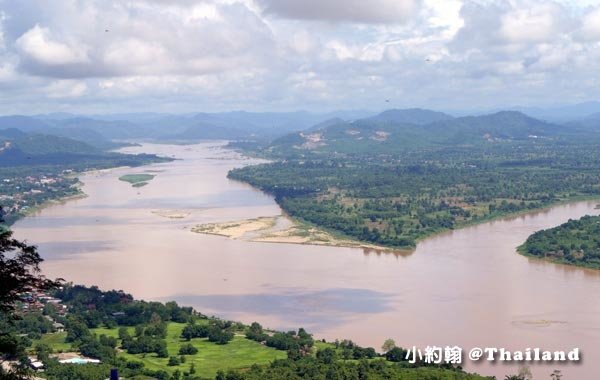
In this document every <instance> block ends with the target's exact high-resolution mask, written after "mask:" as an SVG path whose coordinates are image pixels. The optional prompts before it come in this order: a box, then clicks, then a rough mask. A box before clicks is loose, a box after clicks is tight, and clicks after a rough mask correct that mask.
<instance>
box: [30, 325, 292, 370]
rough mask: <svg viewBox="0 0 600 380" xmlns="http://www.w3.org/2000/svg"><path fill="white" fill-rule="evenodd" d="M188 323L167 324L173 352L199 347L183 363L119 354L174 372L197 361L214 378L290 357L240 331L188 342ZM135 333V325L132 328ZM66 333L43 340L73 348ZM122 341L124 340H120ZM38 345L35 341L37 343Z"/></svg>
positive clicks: (107, 331)
mask: <svg viewBox="0 0 600 380" xmlns="http://www.w3.org/2000/svg"><path fill="white" fill-rule="evenodd" d="M184 327H185V324H183V323H169V325H168V328H167V338H166V341H167V349H168V351H169V355H170V356H179V348H180V347H181V345H182V344H186V343H191V344H193V345H194V346H195V347H196V348H197V349H198V353H197V354H196V355H186V361H185V363H183V364H180V365H179V366H174V367H169V366H168V365H167V363H168V361H169V359H168V358H159V357H157V356H156V354H136V355H131V354H128V353H127V352H123V351H120V352H119V354H118V355H119V356H120V357H123V358H125V359H127V360H131V361H139V362H142V363H144V365H145V367H146V368H148V369H151V370H166V371H168V372H173V371H175V370H176V369H179V370H180V371H181V372H186V371H189V370H190V366H191V364H192V363H194V366H195V368H196V375H197V376H201V377H210V378H214V376H215V374H216V373H217V371H218V370H225V371H226V370H228V369H241V368H249V367H250V366H252V364H255V363H256V364H268V363H270V362H272V361H273V360H275V359H284V358H286V357H287V354H286V352H285V351H278V350H275V349H273V348H270V347H266V346H263V345H261V344H260V343H257V342H255V341H252V340H249V339H246V337H245V336H241V335H236V336H235V338H234V339H233V341H231V342H229V343H228V344H225V345H218V344H215V343H211V342H209V341H208V339H206V338H202V339H192V341H191V342H186V341H185V340H183V339H181V338H180V336H181V331H182V330H183V328H184ZM129 330H130V331H129V332H130V333H131V334H132V335H133V333H134V328H133V327H132V328H130V329H129ZM91 331H92V332H93V333H94V334H96V335H98V336H100V335H103V334H104V335H107V336H113V337H115V338H118V335H119V334H118V331H119V330H118V328H115V329H106V328H96V329H91ZM66 336H67V334H66V333H56V334H46V335H44V336H43V337H42V339H41V340H40V341H41V342H44V343H47V344H49V345H50V346H51V347H52V348H53V349H54V351H63V352H65V351H69V350H70V347H71V345H70V344H69V343H65V338H66ZM119 344H120V342H119ZM34 345H35V344H34Z"/></svg>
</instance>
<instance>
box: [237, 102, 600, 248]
mask: <svg viewBox="0 0 600 380" xmlns="http://www.w3.org/2000/svg"><path fill="white" fill-rule="evenodd" d="M382 123H384V124H382ZM383 127H385V128H387V129H386V130H387V131H389V132H386V133H388V134H380V137H381V138H380V139H378V138H369V137H368V136H370V137H373V136H372V135H371V134H372V133H375V132H377V131H380V129H381V128H383ZM564 128H566V127H559V126H555V125H552V124H548V123H544V122H541V121H537V120H535V119H531V118H528V117H525V116H524V115H521V114H518V113H510V112H509V113H499V114H495V115H489V116H484V117H479V118H477V117H469V118H460V119H451V120H445V121H438V122H435V123H432V124H428V125H426V126H421V127H417V126H414V125H412V126H411V125H407V124H397V123H394V122H382V121H379V120H375V121H373V120H370V119H365V120H361V121H357V122H354V123H352V124H351V125H347V124H344V125H333V126H328V127H326V128H325V129H323V130H321V131H318V132H315V133H317V134H319V135H320V137H319V138H315V139H314V140H310V138H308V137H307V135H306V134H304V135H298V134H295V135H290V136H288V137H284V138H281V139H279V140H276V141H275V142H274V143H273V144H272V145H271V146H270V147H267V148H265V149H262V150H260V151H259V152H257V153H259V154H261V155H263V156H267V157H270V158H272V159H276V160H277V161H276V162H273V163H269V164H263V165H257V166H249V167H244V168H240V169H235V170H232V171H231V172H230V173H229V177H230V178H233V179H237V180H240V181H244V182H248V183H250V184H251V185H253V186H256V187H258V188H260V189H262V190H264V191H266V192H269V193H271V194H273V195H274V196H275V199H276V201H277V202H278V203H279V204H280V205H281V207H282V208H283V209H284V210H285V211H286V212H287V213H288V214H290V215H292V216H294V217H296V218H299V219H301V220H303V221H305V222H308V223H311V224H314V225H316V226H319V227H322V228H325V229H328V230H330V231H332V232H336V233H339V234H341V235H345V236H347V237H351V238H354V239H358V240H361V241H366V242H369V243H374V244H379V245H385V246H390V247H399V248H412V247H414V246H415V244H416V242H417V241H418V240H420V239H422V238H424V237H427V236H429V235H431V234H434V233H437V232H440V231H444V230H448V229H454V228H459V227H462V226H465V225H469V224H472V223H477V222H481V221H485V220H488V219H491V218H495V217H499V216H503V215H507V214H514V213H519V212H526V211H529V210H534V209H539V208H543V207H547V206H549V205H553V204H556V203H559V202H564V201H569V200H575V199H581V198H595V197H600V173H599V172H598V171H597V167H598V165H599V164H600V154H599V153H598V151H597V148H596V147H597V145H596V143H597V141H598V134H596V133H595V132H582V131H579V130H565V129H564ZM585 133H587V134H585ZM360 134H363V135H365V136H363V138H360V136H359V135H360ZM415 134H418V136H415ZM357 136H359V137H357ZM582 136H586V138H583V137H582ZM375 137H377V136H375ZM384 137H385V139H384ZM417 137H418V138H417ZM298 138H300V139H301V140H302V141H303V142H302V141H300V140H298ZM319 139H320V140H319ZM311 144H312V145H311Z"/></svg>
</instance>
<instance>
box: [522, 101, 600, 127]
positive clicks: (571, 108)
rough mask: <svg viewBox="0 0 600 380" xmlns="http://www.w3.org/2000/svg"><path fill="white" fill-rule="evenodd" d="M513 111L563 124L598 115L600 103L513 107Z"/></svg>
mask: <svg viewBox="0 0 600 380" xmlns="http://www.w3.org/2000/svg"><path fill="white" fill-rule="evenodd" d="M511 109H512V110H515V111H520V112H523V113H525V114H527V115H529V116H531V117H535V118H537V119H542V120H547V121H551V122H555V123H565V122H570V121H576V120H582V119H585V118H587V117H588V116H589V115H592V114H595V113H600V102H585V103H578V104H572V105H566V106H556V107H547V108H540V107H513V108H511Z"/></svg>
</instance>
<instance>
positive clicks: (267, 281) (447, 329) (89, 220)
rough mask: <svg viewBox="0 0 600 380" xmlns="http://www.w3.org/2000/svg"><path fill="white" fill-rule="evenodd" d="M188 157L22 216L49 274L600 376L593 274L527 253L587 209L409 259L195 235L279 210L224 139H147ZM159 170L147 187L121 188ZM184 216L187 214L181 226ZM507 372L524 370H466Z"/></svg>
mask: <svg viewBox="0 0 600 380" xmlns="http://www.w3.org/2000/svg"><path fill="white" fill-rule="evenodd" d="M127 151H128V152H132V153H135V152H148V153H157V154H161V155H165V156H173V157H176V158H179V160H177V161H174V162H171V163H164V164H156V165H150V166H146V167H144V168H137V169H130V168H123V169H116V170H112V171H105V172H97V173H90V174H86V175H84V176H82V177H81V179H82V181H83V182H84V183H85V185H84V187H83V190H84V192H85V193H86V194H88V197H87V198H85V199H79V200H74V201H69V202H67V203H64V204H61V205H56V206H52V207H48V208H46V209H44V210H42V211H41V212H39V213H38V214H36V215H33V216H31V217H28V218H25V219H23V220H21V221H20V222H18V223H17V224H16V225H15V227H14V229H15V230H16V233H17V236H19V237H21V238H27V239H28V240H29V241H31V242H35V243H36V244H38V245H39V247H40V251H41V253H42V254H43V256H44V257H45V259H46V262H45V264H44V270H45V272H46V273H47V274H49V275H50V276H60V277H64V278H67V279H69V280H71V281H74V282H76V283H84V284H88V285H92V284H94V285H98V286H100V287H102V288H104V289H109V288H119V289H124V290H126V291H128V292H130V293H132V294H134V295H135V296H136V297H140V298H144V299H153V300H171V299H175V300H177V301H179V302H181V303H184V304H186V305H192V306H195V307H197V308H198V309H199V310H200V311H202V312H204V313H207V314H215V315H219V316H223V317H227V318H232V319H236V320H241V321H244V322H252V321H254V320H258V321H260V322H261V323H262V324H263V325H266V326H269V327H273V328H280V329H284V328H293V327H298V326H304V327H306V328H307V329H309V330H310V331H311V332H313V333H315V335H316V336H317V337H324V338H327V339H335V338H351V339H353V340H355V341H357V342H359V343H360V344H363V345H371V346H374V347H379V346H381V343H382V342H383V341H384V340H385V339H386V338H388V337H392V338H394V339H395V340H396V342H397V343H399V344H401V345H403V346H413V345H415V346H418V347H422V348H424V347H425V346H427V345H439V346H445V345H458V346H462V347H464V348H471V347H505V348H507V349H513V350H516V349H524V348H527V347H542V348H544V349H550V350H556V349H571V348H573V347H579V348H581V350H582V351H583V356H584V361H583V363H581V364H578V365H567V366H564V365H558V364H554V365H540V366H532V368H531V369H532V372H534V374H535V375H536V377H535V378H536V379H549V373H550V372H552V370H553V369H555V368H558V369H561V370H562V372H563V374H565V375H566V376H565V378H566V379H569V380H570V379H577V380H580V379H584V380H585V379H596V378H598V376H599V374H600V360H599V359H600V318H599V316H600V299H599V297H600V296H599V295H600V272H598V271H589V270H583V269H579V268H572V267H565V266H560V265H554V264H550V263H545V262H540V261H535V260H531V259H528V258H525V257H522V256H520V255H518V254H516V252H515V247H516V246H517V245H519V244H520V243H522V242H523V241H524V240H525V239H526V238H527V236H528V235H529V234H531V233H532V232H533V231H536V230H539V229H541V228H548V227H552V226H555V225H558V224H560V223H563V222H565V221H567V220H568V219H569V218H578V217H581V216H583V215H585V214H598V213H599V212H600V211H599V210H595V209H594V207H595V205H596V202H579V203H575V204H571V205H563V206H558V207H555V208H552V209H551V210H548V211H544V212H538V213H535V214H530V215H526V216H519V217H516V218H512V219H505V220H501V221H495V222H491V223H486V224H482V225H478V226H474V227H470V228H466V229H462V230H459V231H453V232H449V233H446V234H442V235H439V236H436V237H433V238H430V239H427V240H425V241H424V242H422V243H421V244H419V246H418V248H417V250H416V251H415V252H414V253H413V254H410V255H404V256H403V255H394V254H389V253H386V254H382V253H377V252H373V251H371V252H369V251H363V250H361V249H351V248H334V247H318V246H308V245H293V244H276V243H252V242H245V241H239V240H231V239H227V238H224V237H219V236H209V235H200V234H195V233H192V232H190V231H189V230H190V227H192V226H194V225H195V224H198V223H207V222H223V221H230V220H236V219H241V218H250V217H256V216H271V215H278V214H279V213H280V209H279V208H278V207H277V205H276V204H275V203H274V201H273V200H272V198H270V197H269V196H267V195H265V194H263V193H261V192H259V191H257V190H255V189H253V188H251V187H249V186H247V185H245V184H241V183H238V182H234V181H230V180H228V179H227V178H226V177H225V175H226V173H227V171H228V170H229V169H231V168H233V167H239V166H243V165H248V164H252V163H255V162H256V161H253V160H248V159H246V158H243V157H241V156H239V155H238V154H236V153H234V152H230V151H227V150H224V149H222V148H220V147H219V146H218V144H217V143H214V142H211V143H205V144H198V145H193V146H169V145H151V144H145V145H143V146H142V147H135V148H127ZM146 171H151V172H152V173H153V174H156V177H155V178H154V180H152V181H151V182H150V183H149V184H148V185H147V186H145V187H142V188H134V187H132V186H131V185H130V184H128V183H126V182H122V181H119V180H118V177H119V176H121V175H123V174H131V173H142V172H146ZM174 216H178V217H181V216H184V217H183V218H173V217H174ZM467 368H468V369H469V370H472V371H477V372H479V373H484V374H490V375H496V376H498V378H503V377H504V375H505V374H507V373H509V372H510V373H515V372H516V371H517V369H518V365H515V364H511V365H508V366H506V365H479V364H475V365H473V364H468V365H467Z"/></svg>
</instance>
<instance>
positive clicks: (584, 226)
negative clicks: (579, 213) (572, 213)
mask: <svg viewBox="0 0 600 380" xmlns="http://www.w3.org/2000/svg"><path fill="white" fill-rule="evenodd" d="M519 252H521V253H523V254H525V255H529V256H534V257H540V258H545V259H549V260H552V261H555V262H559V263H564V264H571V265H579V266H584V267H588V268H595V269H600V216H589V215H588V216H584V217H583V218H581V219H579V220H569V221H568V222H567V223H564V224H562V225H560V226H558V227H555V228H550V229H547V230H542V231H537V232H535V233H534V234H532V235H531V236H529V238H527V241H526V242H525V243H524V244H523V245H522V246H520V247H519Z"/></svg>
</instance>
